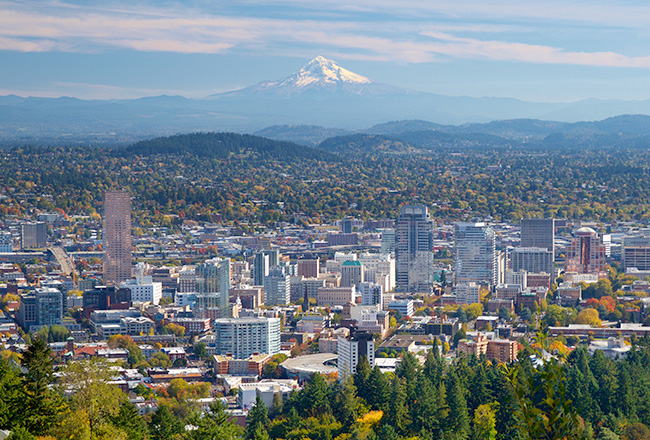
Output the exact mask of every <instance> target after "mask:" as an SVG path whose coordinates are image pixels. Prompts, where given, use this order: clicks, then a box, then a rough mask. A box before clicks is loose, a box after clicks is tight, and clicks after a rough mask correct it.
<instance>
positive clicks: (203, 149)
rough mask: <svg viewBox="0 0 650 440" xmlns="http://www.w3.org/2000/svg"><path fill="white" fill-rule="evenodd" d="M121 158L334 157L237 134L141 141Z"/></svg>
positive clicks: (182, 136)
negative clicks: (173, 156)
mask: <svg viewBox="0 0 650 440" xmlns="http://www.w3.org/2000/svg"><path fill="white" fill-rule="evenodd" d="M115 152H116V154H117V155H120V156H135V155H138V156H151V155H156V154H164V155H194V156H198V157H205V158H218V159H224V158H227V157H229V156H231V155H235V156H246V157H253V158H260V159H318V160H327V159H330V160H331V159H335V157H334V156H332V155H330V154H328V153H326V152H324V151H321V150H318V149H315V148H310V147H305V146H303V145H297V144H295V143H293V142H284V141H276V140H272V139H267V138H263V137H260V136H252V135H246V134H236V133H191V134H183V135H177V136H169V137H160V138H156V139H151V140H147V141H140V142H137V143H135V144H133V145H130V146H128V147H126V148H121V149H117V150H115Z"/></svg>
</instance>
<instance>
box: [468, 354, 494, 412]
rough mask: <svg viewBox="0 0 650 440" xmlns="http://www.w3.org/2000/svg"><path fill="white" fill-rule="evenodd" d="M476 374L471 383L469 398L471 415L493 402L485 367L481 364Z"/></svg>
mask: <svg viewBox="0 0 650 440" xmlns="http://www.w3.org/2000/svg"><path fill="white" fill-rule="evenodd" d="M475 372H476V373H475V374H474V377H473V378H472V379H471V380H470V382H469V393H468V396H467V406H468V409H469V412H470V414H473V413H474V411H475V410H476V409H477V408H478V407H479V406H480V405H483V404H485V403H487V402H491V401H492V396H491V395H490V389H489V386H488V385H489V384H488V378H487V375H486V374H485V367H484V365H483V364H479V365H478V366H477V367H476V369H475Z"/></svg>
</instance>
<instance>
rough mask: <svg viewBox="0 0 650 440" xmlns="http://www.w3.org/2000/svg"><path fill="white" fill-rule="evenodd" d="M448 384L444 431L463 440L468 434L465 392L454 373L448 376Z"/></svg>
mask: <svg viewBox="0 0 650 440" xmlns="http://www.w3.org/2000/svg"><path fill="white" fill-rule="evenodd" d="M448 383H449V386H448V391H447V393H448V394H447V404H448V405H449V415H448V416H447V421H446V431H447V432H449V433H452V432H453V433H454V434H455V436H456V438H458V439H465V438H467V435H468V433H469V416H468V415H467V401H466V400H465V392H464V389H463V386H462V384H461V381H460V379H459V378H458V375H457V374H456V372H452V373H451V374H450V375H449V380H448Z"/></svg>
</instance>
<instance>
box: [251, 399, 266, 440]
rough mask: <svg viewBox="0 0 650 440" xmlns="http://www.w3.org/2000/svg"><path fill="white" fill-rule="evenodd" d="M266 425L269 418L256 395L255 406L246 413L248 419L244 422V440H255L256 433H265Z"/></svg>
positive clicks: (262, 403) (264, 406) (262, 402)
mask: <svg viewBox="0 0 650 440" xmlns="http://www.w3.org/2000/svg"><path fill="white" fill-rule="evenodd" d="M268 423H269V417H268V411H267V410H266V405H264V401H263V400H262V398H261V397H260V396H259V395H258V396H257V397H256V398H255V406H254V407H253V409H251V410H250V412H249V413H248V419H247V420H246V439H247V440H255V437H256V435H257V434H259V432H258V431H266V427H267V425H268Z"/></svg>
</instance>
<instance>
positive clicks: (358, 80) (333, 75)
mask: <svg viewBox="0 0 650 440" xmlns="http://www.w3.org/2000/svg"><path fill="white" fill-rule="evenodd" d="M371 82H372V81H370V80H369V79H368V78H366V77H365V76H362V75H359V74H357V73H354V72H350V71H349V70H348V69H344V68H343V67H341V66H339V65H338V64H336V62H335V61H332V60H328V59H327V58H324V57H321V56H317V57H316V58H314V59H313V60H311V61H310V62H309V63H307V64H306V65H305V66H304V67H303V68H302V69H300V71H299V72H297V73H294V74H293V75H291V76H288V77H287V78H285V79H283V80H281V81H268V82H266V84H267V85H268V86H270V87H294V88H297V89H303V88H305V87H309V86H314V85H323V84H336V83H348V84H370V83H371Z"/></svg>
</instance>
